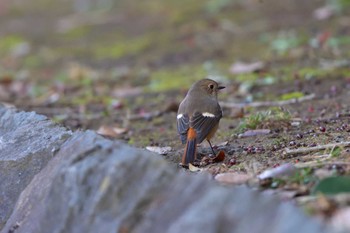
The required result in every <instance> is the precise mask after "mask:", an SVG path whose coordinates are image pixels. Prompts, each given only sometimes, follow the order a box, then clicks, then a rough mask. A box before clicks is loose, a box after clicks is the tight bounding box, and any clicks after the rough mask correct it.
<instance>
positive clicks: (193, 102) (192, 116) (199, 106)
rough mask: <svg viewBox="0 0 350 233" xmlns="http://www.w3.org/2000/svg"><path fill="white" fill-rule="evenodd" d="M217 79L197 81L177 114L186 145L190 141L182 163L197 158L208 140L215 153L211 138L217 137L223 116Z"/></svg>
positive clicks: (182, 138)
mask: <svg viewBox="0 0 350 233" xmlns="http://www.w3.org/2000/svg"><path fill="white" fill-rule="evenodd" d="M223 88H225V87H223V86H219V84H218V83H217V82H215V81H214V80H211V79H202V80H199V81H197V82H195V83H194V84H193V85H192V87H191V88H190V90H189V91H188V92H187V95H186V97H185V99H184V100H183V101H182V102H181V104H180V106H179V110H178V113H177V131H178V133H179V135H180V139H181V141H182V144H185V143H186V148H185V152H184V154H183V156H182V160H181V163H182V164H183V165H187V164H188V163H193V161H194V160H195V159H196V149H197V144H199V143H201V142H202V141H203V140H204V139H206V140H207V141H208V143H209V145H210V148H211V150H212V152H213V154H215V152H214V150H213V147H212V145H211V143H210V139H211V138H212V137H213V136H214V134H215V132H216V130H217V129H218V126H219V121H220V119H221V117H222V110H221V107H220V105H219V103H218V100H217V94H218V91H219V90H220V89H223Z"/></svg>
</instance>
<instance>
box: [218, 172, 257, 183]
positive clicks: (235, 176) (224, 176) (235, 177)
mask: <svg viewBox="0 0 350 233" xmlns="http://www.w3.org/2000/svg"><path fill="white" fill-rule="evenodd" d="M251 178H252V176H251V175H248V174H243V173H233V172H227V173H220V174H217V175H216V176H215V180H217V181H219V182H220V183H224V184H233V185H240V184H245V183H247V181H248V180H249V179H251Z"/></svg>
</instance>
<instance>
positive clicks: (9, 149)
mask: <svg viewBox="0 0 350 233" xmlns="http://www.w3.org/2000/svg"><path fill="white" fill-rule="evenodd" d="M70 134H71V133H70V132H68V131H67V130H66V129H64V128H63V127H59V126H56V125H55V124H54V123H52V121H50V120H48V119H47V118H46V117H45V116H42V115H37V114H35V113H34V112H30V113H28V112H17V110H16V109H13V108H12V109H9V108H4V107H3V106H1V105H0V177H1V182H0V229H1V228H2V227H3V226H4V224H5V223H6V220H7V219H8V217H9V216H10V214H11V212H12V210H13V208H14V206H15V204H16V201H17V199H18V197H19V195H20V193H21V192H22V190H23V189H24V188H25V187H26V186H27V185H28V184H29V182H30V181H31V180H32V178H33V177H34V175H35V174H37V173H38V172H39V171H40V170H41V169H42V168H43V167H44V166H45V165H46V164H47V162H48V161H49V160H50V159H51V158H52V157H53V155H54V153H55V150H56V149H59V146H60V145H61V144H62V143H63V142H64V141H65V139H66V138H67V137H69V136H70Z"/></svg>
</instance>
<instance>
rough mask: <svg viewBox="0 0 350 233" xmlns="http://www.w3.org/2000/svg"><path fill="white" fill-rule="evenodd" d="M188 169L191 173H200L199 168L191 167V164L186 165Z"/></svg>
mask: <svg viewBox="0 0 350 233" xmlns="http://www.w3.org/2000/svg"><path fill="white" fill-rule="evenodd" d="M188 169H189V170H190V171H191V172H200V171H202V169H201V168H199V167H196V166H194V165H192V163H189V164H188Z"/></svg>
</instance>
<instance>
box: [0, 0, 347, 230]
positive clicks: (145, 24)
mask: <svg viewBox="0 0 350 233" xmlns="http://www.w3.org/2000/svg"><path fill="white" fill-rule="evenodd" d="M60 3H61V1H59V2H55V3H50V4H48V3H46V1H44V0H31V1H28V0H26V1H24V0H21V1H15V2H12V1H10V0H8V1H2V3H1V4H2V6H1V8H0V9H1V10H0V35H1V37H0V101H1V102H3V103H7V104H9V105H15V106H16V107H17V108H19V109H23V110H29V111H36V112H38V113H41V114H44V115H47V116H49V117H50V118H52V119H53V120H54V121H56V122H58V123H60V124H63V125H65V126H66V127H68V128H71V129H73V130H76V129H93V130H96V131H97V132H98V133H100V134H102V135H105V136H107V137H110V138H112V139H115V140H117V139H118V140H123V141H125V142H126V143H129V144H130V145H133V146H135V147H139V148H148V149H150V150H153V151H162V152H161V153H163V154H164V155H162V156H163V157H164V159H166V160H168V161H169V163H171V164H173V165H174V166H177V167H178V164H179V162H180V157H181V155H182V153H183V148H184V146H183V145H182V144H181V143H180V140H179V137H178V135H177V130H176V111H177V107H178V104H179V103H180V101H181V100H182V99H183V98H184V96H185V94H186V91H187V90H188V88H189V87H190V85H191V84H192V83H193V82H194V81H196V80H199V79H201V78H206V77H210V78H212V79H215V80H217V81H218V82H220V83H221V84H223V85H225V86H226V88H225V89H224V90H222V91H221V92H220V94H219V100H220V103H221V106H222V108H223V112H224V116H223V118H222V119H221V122H220V127H219V130H218V132H217V134H216V136H215V137H214V138H213V141H212V142H213V144H214V145H215V149H216V150H217V151H219V150H222V151H224V152H225V156H224V157H220V158H213V157H214V156H213V155H211V150H210V149H209V148H208V145H207V144H206V143H205V142H204V143H203V144H202V145H200V146H199V150H198V151H199V160H198V162H197V163H195V164H194V166H191V167H190V169H189V170H188V172H192V173H198V172H199V173H201V172H207V173H210V174H212V175H213V177H214V178H215V179H216V180H218V181H219V182H222V183H224V184H225V185H237V184H247V185H248V186H250V187H252V188H256V189H261V190H262V191H263V192H271V193H273V194H275V195H278V196H280V197H281V198H282V199H283V200H289V201H293V202H295V203H296V204H297V205H300V206H302V207H303V209H305V211H306V212H307V213H309V214H312V215H315V216H318V217H320V218H322V219H325V220H327V221H330V222H332V223H335V224H336V223H337V221H340V220H339V219H341V218H342V217H344V216H348V215H349V213H350V208H349V207H348V203H350V196H349V195H348V194H347V195H344V192H345V193H346V192H349V191H350V187H349V183H350V182H349V178H348V175H349V174H350V159H349V155H350V151H349V150H350V148H349V146H350V137H349V133H350V103H349V97H350V60H349V57H350V27H349V22H350V18H349V16H348V15H349V14H348V13H349V12H350V8H349V2H348V1H340V0H339V1H327V2H323V1H307V2H304V1H301V0H300V1H278V0H274V1H256V0H249V1H243V0H242V1H239V0H237V1H226V0H220V1H213V0H208V1H205V2H202V1H201V2H199V1H198V2H197V1H195V0H192V1H187V2H186V4H185V5H186V6H184V5H183V4H182V3H180V2H178V1H166V2H164V1H160V0H152V1H144V2H142V3H141V2H139V1H126V0H125V1H115V2H114V1H112V0H110V1H108V0H106V1H102V0H101V1H95V2H93V1H86V2H85V3H84V4H83V3H82V1H78V0H77V1H72V2H71V3H70V4H65V5H62V4H60ZM73 3H74V4H73ZM81 4H83V5H81ZM179 169H183V168H179ZM264 171H265V173H264ZM266 171H267V172H266ZM259 178H260V179H259ZM329 194H332V195H329ZM341 227H343V226H341Z"/></svg>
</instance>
